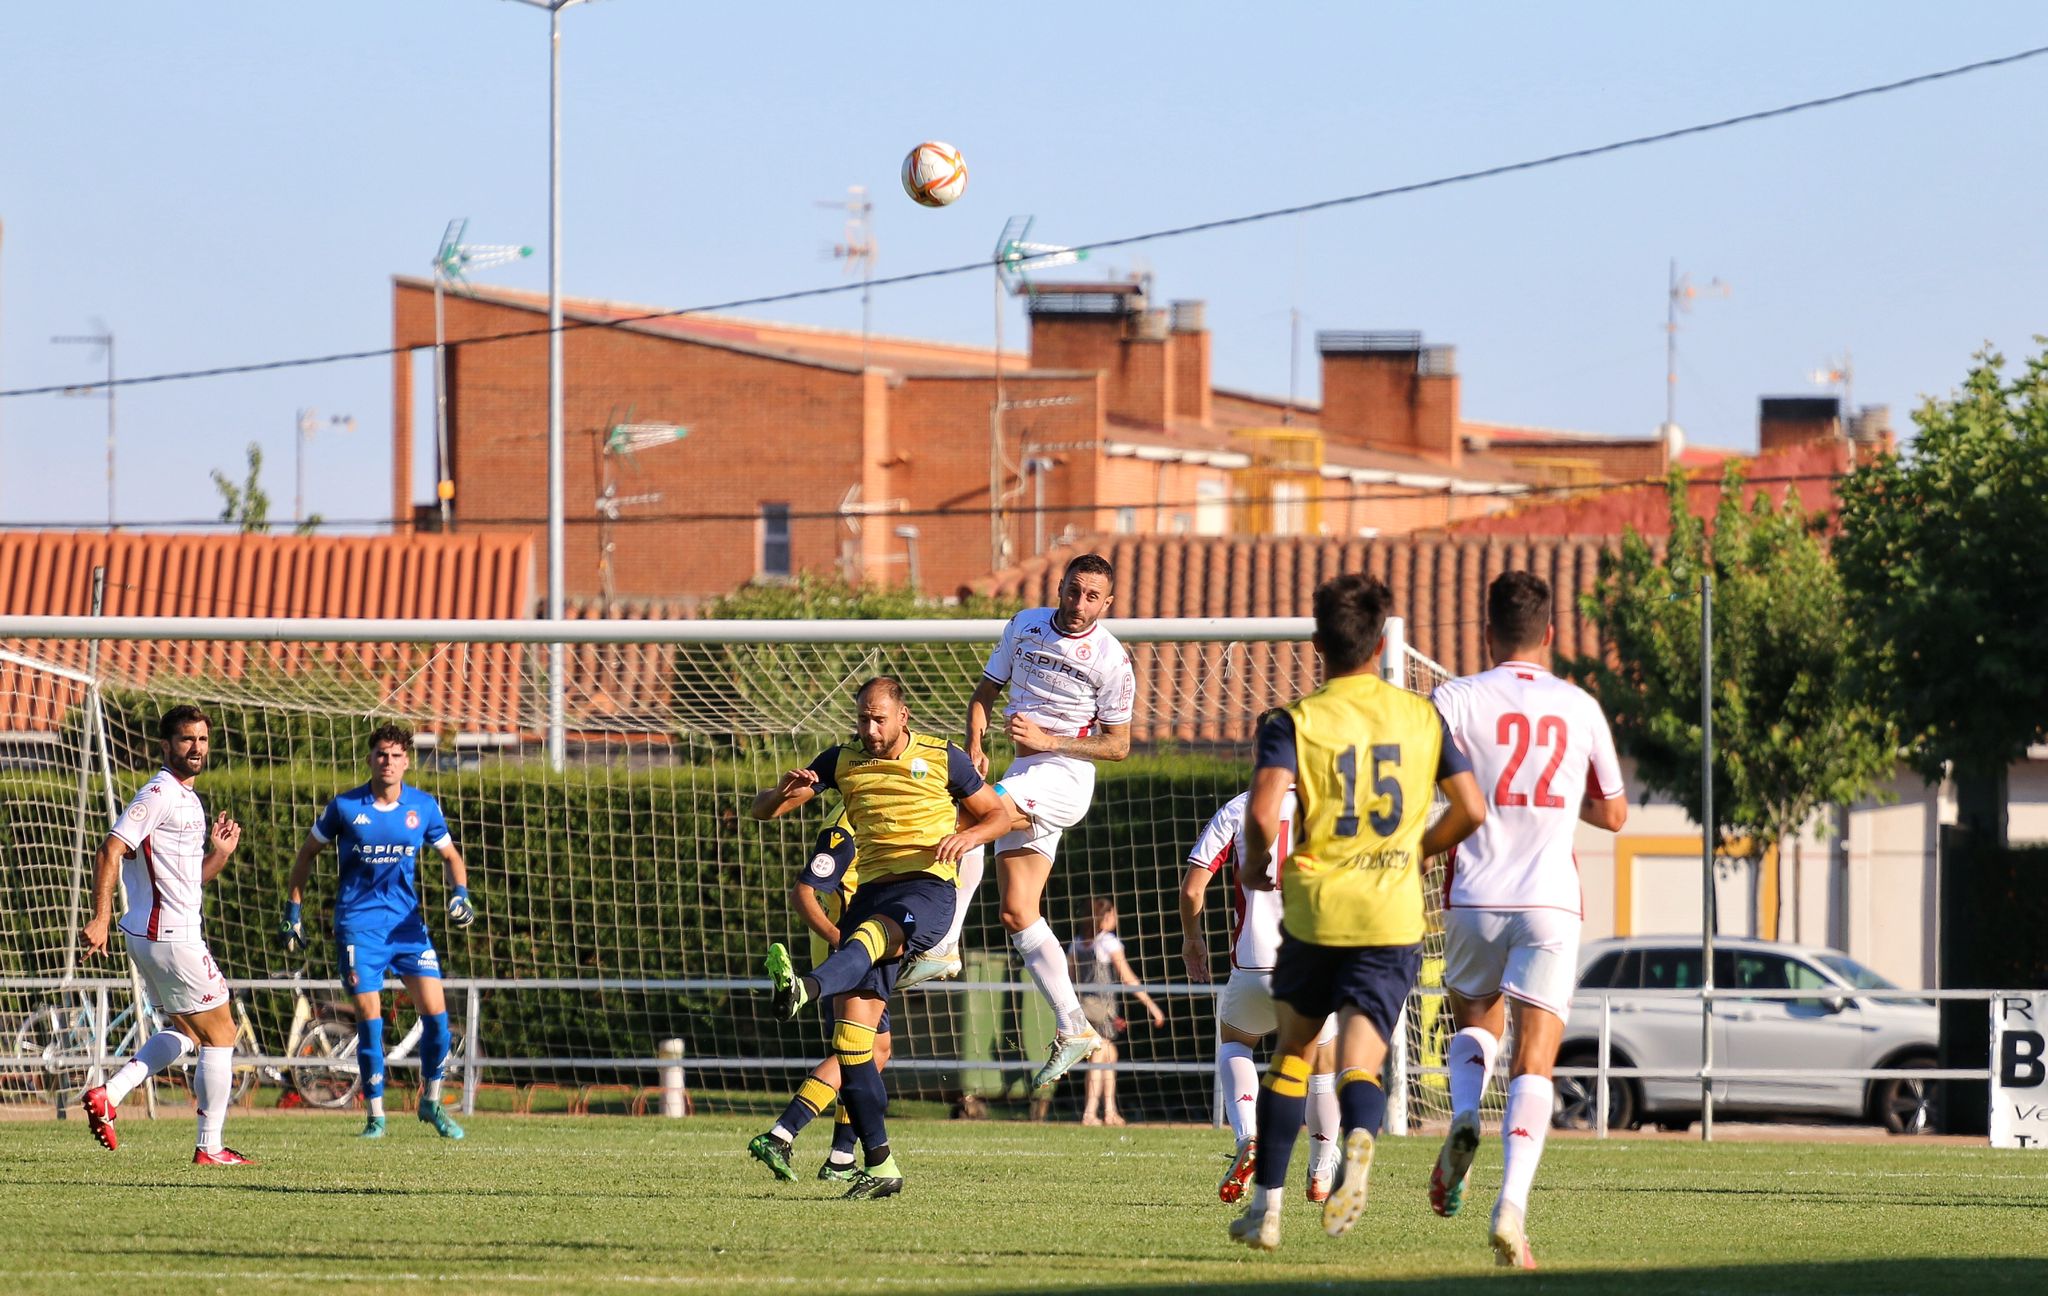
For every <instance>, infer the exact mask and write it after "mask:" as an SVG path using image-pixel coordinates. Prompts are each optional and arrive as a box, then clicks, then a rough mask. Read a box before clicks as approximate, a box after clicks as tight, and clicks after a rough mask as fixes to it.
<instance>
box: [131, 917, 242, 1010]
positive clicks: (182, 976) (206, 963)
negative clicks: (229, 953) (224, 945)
mask: <svg viewBox="0 0 2048 1296" xmlns="http://www.w3.org/2000/svg"><path fill="white" fill-rule="evenodd" d="M121 935H122V937H123V938H124V939H125V940H126V941H127V942H128V957H129V958H131V959H133V960H134V961H135V966H136V968H137V970H139V971H140V972H141V973H142V984H143V985H145V986H147V987H148V988H149V999H150V1002H151V1003H154V1004H155V1005H156V1006H157V1007H158V1008H160V1009H162V1010H163V1011H165V1012H167V1013H196V1012H205V1011H206V1010H207V1009H209V1008H218V1007H219V1006H220V1005H222V1004H224V1003H226V1002H227V1001H228V979H227V978H226V977H224V976H222V975H221V974H220V968H219V967H218V966H216V965H215V964H214V961H213V955H212V954H210V953H208V952H207V949H206V942H205V941H178V942H175V943H174V942H169V941H153V940H150V939H149V938H148V937H146V936H137V935H135V934H134V933H133V932H129V931H123V932H122V933H121Z"/></svg>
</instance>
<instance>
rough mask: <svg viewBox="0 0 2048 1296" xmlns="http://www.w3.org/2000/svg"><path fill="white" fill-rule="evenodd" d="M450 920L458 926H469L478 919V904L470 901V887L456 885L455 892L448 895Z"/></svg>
mask: <svg viewBox="0 0 2048 1296" xmlns="http://www.w3.org/2000/svg"><path fill="white" fill-rule="evenodd" d="M448 921H449V922H452V923H454V924H455V925H456V926H457V927H467V926H469V925H470V924H471V923H473V922H475V921H476V906H475V905H473V904H471V903H470V902H469V888H468V887H456V888H455V894H453V895H451V896H449V897H448Z"/></svg>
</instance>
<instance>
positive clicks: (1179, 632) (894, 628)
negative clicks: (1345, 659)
mask: <svg viewBox="0 0 2048 1296" xmlns="http://www.w3.org/2000/svg"><path fill="white" fill-rule="evenodd" d="M1006 624H1007V623H1006V622H1003V621H998V620H987V619H971V620H969V619H930V620H920V621H877V620H852V619H843V620H817V621H808V620H807V621H714V620H702V621H676V620H672V621H547V620H536V619H526V620H510V621H482V620H476V621H466V620H433V621H418V620H402V619H385V618H367V617H143V616H113V617H90V616H7V617H0V639H85V640H90V639H134V640H161V639H165V638H167V637H168V638H176V639H180V640H187V641H207V642H245V643H254V642H276V643H441V642H446V643H480V644H657V643H673V644H734V643H745V644H799V643H803V644H918V643H944V644H979V643H993V642H994V641H995V640H997V639H999V638H1001V637H1002V633H1003V627H1004V625H1006ZM1103 625H1104V626H1106V627H1107V628H1108V630H1109V632H1110V633H1111V634H1113V635H1115V636H1116V637H1117V638H1118V639H1121V640H1123V641H1124V642H1126V643H1204V642H1214V641H1217V640H1229V641H1236V642H1239V643H1282V642H1299V641H1303V640H1306V639H1308V638H1309V636H1311V635H1312V634H1314V633H1315V622H1314V621H1313V620H1311V619H1310V618H1308V617H1132V618H1127V619H1124V620H1106V621H1104V622H1103Z"/></svg>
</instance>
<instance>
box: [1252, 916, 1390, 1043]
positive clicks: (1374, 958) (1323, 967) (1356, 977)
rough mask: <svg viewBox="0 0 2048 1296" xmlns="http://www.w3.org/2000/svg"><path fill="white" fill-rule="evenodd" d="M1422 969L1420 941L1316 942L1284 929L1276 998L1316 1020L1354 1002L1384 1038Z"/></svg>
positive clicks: (1276, 962) (1275, 970) (1276, 965)
mask: <svg viewBox="0 0 2048 1296" xmlns="http://www.w3.org/2000/svg"><path fill="white" fill-rule="evenodd" d="M1421 972H1422V946H1421V945H1419V944H1417V945H1314V944H1310V943H1309V942H1308V941H1305V940H1296V939H1295V938H1294V936H1293V935H1292V934H1291V933H1289V932H1288V931H1286V930H1285V929H1284V928H1283V929H1282V930H1281V932H1280V954H1279V957H1278V958H1276V959H1275V960H1274V961H1273V997H1274V998H1275V999H1278V1000H1280V1001H1281V1002H1282V1003H1284V1004H1286V1005H1287V1006H1288V1007H1290V1008H1292V1009H1294V1011H1296V1012H1298V1013H1300V1014H1301V1015H1302V1016H1304V1017H1307V1018H1310V1019H1311V1020H1314V1021H1321V1020H1322V1019H1323V1018H1325V1017H1327V1016H1329V1015H1330V1014H1331V1013H1333V1012H1336V1011H1337V1010H1338V1009H1339V1008H1342V1007H1343V1006H1344V1005H1346V1004H1349V1005H1351V1006H1352V1007H1353V1008H1356V1009H1357V1010H1358V1011H1359V1012H1361V1013H1363V1014H1364V1015H1365V1019H1366V1020H1367V1021H1369V1022H1371V1023H1372V1025H1373V1029H1374V1030H1376V1031H1378V1032H1379V1033H1380V1038H1381V1039H1383V1040H1392V1039H1393V1038H1394V1023H1395V1022H1396V1021H1397V1020H1399V1019H1400V1016H1401V1009H1402V1007H1403V1006H1404V1005H1405V1004H1406V1003H1407V1002H1408V995H1409V993H1410V992H1411V991H1413V990H1414V989H1415V980H1416V977H1417V976H1418V975H1420V974H1421Z"/></svg>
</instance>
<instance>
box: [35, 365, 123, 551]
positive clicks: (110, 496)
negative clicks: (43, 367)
mask: <svg viewBox="0 0 2048 1296" xmlns="http://www.w3.org/2000/svg"><path fill="white" fill-rule="evenodd" d="M50 341H52V342H59V343H64V344H66V345H78V346H96V347H103V348H105V350H106V353H107V530H109V531H112V530H113V529H114V330H112V329H110V328H102V330H101V331H100V332H98V333H84V334H71V335H67V336H64V337H53V338H51V339H50ZM78 394H79V395H81V396H89V395H91V394H92V389H91V388H82V389H80V390H79V392H78Z"/></svg>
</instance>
